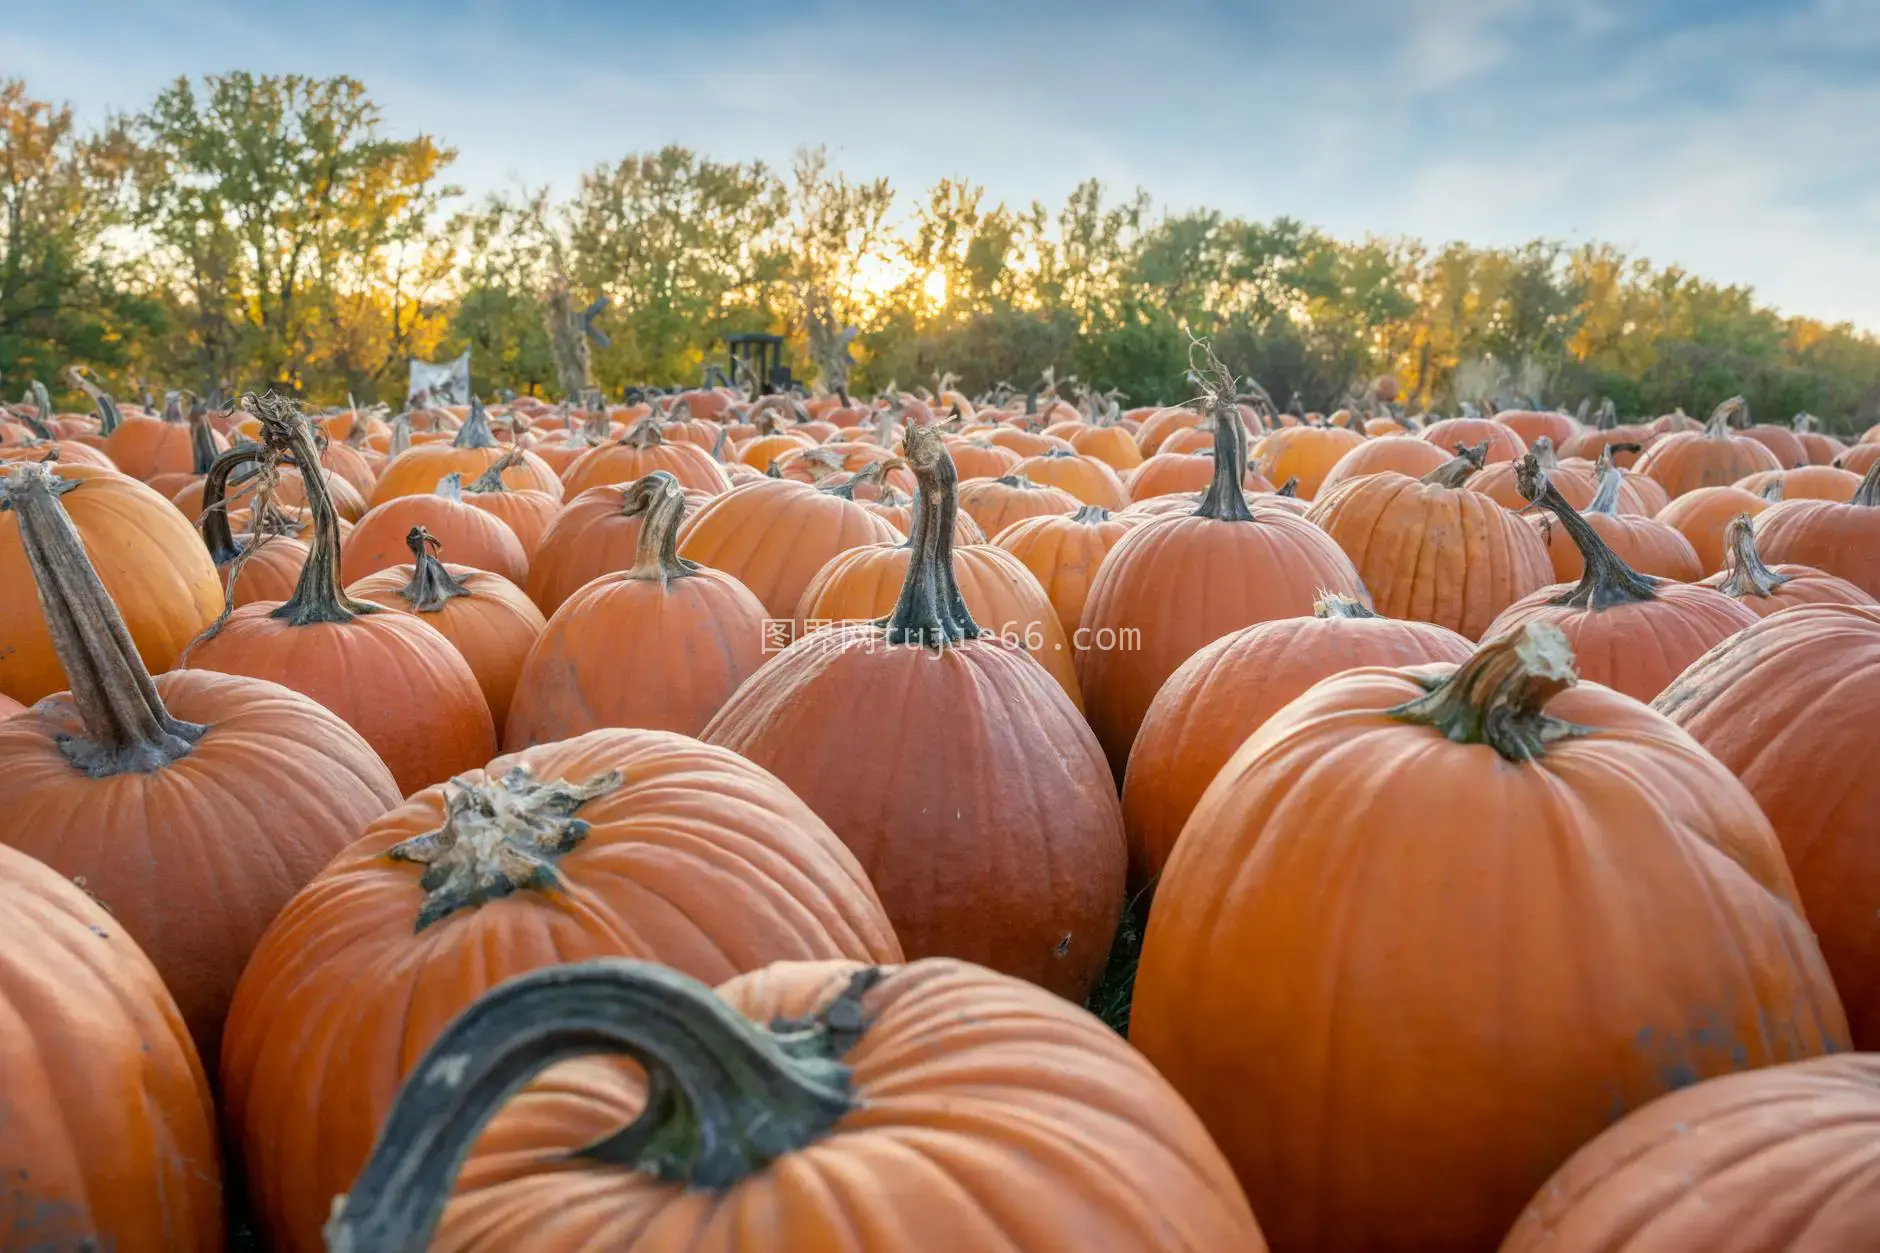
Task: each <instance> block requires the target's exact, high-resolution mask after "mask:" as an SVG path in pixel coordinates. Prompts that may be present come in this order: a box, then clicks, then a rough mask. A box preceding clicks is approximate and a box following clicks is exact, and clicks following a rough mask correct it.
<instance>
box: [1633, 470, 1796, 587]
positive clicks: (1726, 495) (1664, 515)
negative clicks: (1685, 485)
mask: <svg viewBox="0 0 1880 1253" xmlns="http://www.w3.org/2000/svg"><path fill="white" fill-rule="evenodd" d="M1774 503H1775V502H1774V501H1772V500H1768V499H1766V498H1765V497H1762V496H1758V495H1756V494H1755V493H1753V492H1746V491H1744V490H1743V489H1742V488H1740V487H1700V488H1698V489H1697V490H1696V491H1694V492H1686V493H1685V494H1684V495H1682V496H1680V497H1678V498H1677V499H1676V500H1674V501H1672V502H1671V503H1670V504H1668V505H1666V506H1665V507H1664V508H1663V509H1661V510H1659V511H1658V513H1657V514H1655V515H1653V516H1655V517H1656V518H1657V519H1658V521H1660V522H1663V523H1665V524H1666V525H1667V526H1670V527H1673V528H1675V529H1676V530H1677V532H1678V534H1680V535H1682V536H1683V537H1684V538H1685V539H1687V540H1689V541H1690V544H1691V548H1692V549H1693V550H1695V551H1696V553H1697V564H1698V566H1699V568H1700V569H1702V570H1703V572H1704V573H1705V574H1715V573H1717V572H1718V571H1719V570H1722V569H1723V563H1724V560H1725V557H1726V555H1727V553H1728V551H1729V547H1728V545H1727V544H1726V543H1725V542H1724V531H1725V529H1726V528H1727V527H1728V526H1729V525H1730V520H1731V519H1732V518H1735V517H1736V516H1737V515H1738V514H1743V513H1747V514H1749V515H1750V516H1751V517H1754V516H1755V515H1757V514H1759V513H1761V512H1762V511H1763V510H1765V509H1767V508H1768V507H1769V506H1770V505H1772V504H1774Z"/></svg>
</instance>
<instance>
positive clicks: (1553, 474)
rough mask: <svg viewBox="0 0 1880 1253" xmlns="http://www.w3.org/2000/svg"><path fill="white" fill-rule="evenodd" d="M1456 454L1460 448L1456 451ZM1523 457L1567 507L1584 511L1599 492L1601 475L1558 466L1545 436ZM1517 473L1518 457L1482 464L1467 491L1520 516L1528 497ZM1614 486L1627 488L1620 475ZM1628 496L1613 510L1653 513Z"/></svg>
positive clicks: (1634, 495) (1574, 464) (1574, 463)
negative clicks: (1532, 461)
mask: <svg viewBox="0 0 1880 1253" xmlns="http://www.w3.org/2000/svg"><path fill="white" fill-rule="evenodd" d="M1457 451H1458V452H1459V451H1461V449H1460V448H1458V449H1457ZM1526 455H1527V456H1530V457H1533V458H1534V461H1535V464H1537V465H1538V466H1539V467H1540V468H1541V469H1542V470H1543V471H1545V472H1546V474H1547V477H1548V479H1549V480H1550V481H1551V482H1552V483H1553V485H1554V486H1555V487H1557V488H1559V489H1560V494H1561V495H1562V496H1564V497H1566V499H1567V503H1568V504H1570V505H1572V506H1573V507H1574V508H1575V509H1585V508H1586V507H1587V506H1588V505H1590V504H1592V503H1593V497H1594V496H1596V495H1597V494H1598V493H1599V480H1600V475H1599V473H1598V472H1597V471H1595V470H1594V469H1593V468H1592V467H1590V466H1588V465H1586V464H1584V463H1583V462H1578V461H1570V462H1567V463H1566V464H1564V465H1563V464H1561V462H1560V460H1559V459H1558V458H1557V457H1555V456H1554V446H1553V444H1552V443H1551V442H1550V441H1549V440H1548V438H1547V437H1546V436H1545V435H1543V436H1541V437H1540V439H1539V441H1538V442H1537V443H1536V444H1535V445H1534V449H1533V451H1532V452H1530V453H1527V454H1526ZM1608 464H1610V463H1608ZM1520 470H1521V458H1519V457H1517V458H1515V459H1514V460H1513V461H1497V462H1496V463H1495V464H1494V465H1485V466H1483V467H1482V469H1481V471H1480V472H1479V473H1476V474H1471V475H1470V476H1469V480H1468V482H1469V490H1470V491H1472V492H1480V493H1482V495H1484V496H1486V497H1488V498H1489V499H1490V500H1492V501H1494V502H1495V503H1496V504H1498V505H1500V506H1501V507H1502V508H1503V509H1512V510H1514V511H1515V512H1516V513H1520V512H1521V511H1522V510H1524V509H1526V508H1527V507H1528V501H1527V497H1525V496H1523V495H1522V494H1521V487H1520V484H1519V483H1518V482H1516V479H1517V477H1518V476H1519V474H1520ZM1648 481H1649V480H1648ZM1617 486H1618V488H1619V490H1621V491H1624V489H1625V488H1626V487H1627V484H1626V481H1625V476H1624V474H1623V473H1622V472H1621V473H1619V475H1618V479H1617ZM1628 497H1629V499H1628V500H1626V501H1625V502H1624V503H1623V504H1621V503H1620V502H1615V504H1614V507H1615V508H1619V509H1620V511H1621V512H1624V513H1647V514H1649V513H1651V512H1653V511H1652V510H1649V509H1646V508H1644V507H1643V503H1644V502H1642V501H1640V500H1639V499H1638V495H1637V493H1636V492H1633V493H1628Z"/></svg>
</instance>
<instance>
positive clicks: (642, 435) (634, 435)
mask: <svg viewBox="0 0 1880 1253" xmlns="http://www.w3.org/2000/svg"><path fill="white" fill-rule="evenodd" d="M618 442H619V443H622V444H625V445H626V446H627V447H629V448H638V449H647V448H657V447H659V446H660V445H661V444H663V443H665V442H666V437H665V436H664V435H662V434H660V431H659V419H658V418H641V419H640V420H639V421H638V422H635V423H634V424H633V425H632V426H630V427H628V428H627V433H626V434H625V435H622V436H621V437H620V439H619V441H618Z"/></svg>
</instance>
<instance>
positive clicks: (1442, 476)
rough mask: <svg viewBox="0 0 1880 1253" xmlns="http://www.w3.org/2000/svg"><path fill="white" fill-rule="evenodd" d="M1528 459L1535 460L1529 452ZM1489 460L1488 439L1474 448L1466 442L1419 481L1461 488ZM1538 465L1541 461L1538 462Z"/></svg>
mask: <svg viewBox="0 0 1880 1253" xmlns="http://www.w3.org/2000/svg"><path fill="white" fill-rule="evenodd" d="M1528 459H1529V460H1530V461H1533V460H1535V457H1534V454H1533V453H1529V454H1528ZM1487 461H1488V441H1487V440H1483V441H1482V442H1481V443H1479V444H1477V445H1475V446H1474V447H1473V448H1471V447H1468V446H1467V445H1464V444H1457V445H1456V455H1455V456H1453V457H1451V458H1450V459H1449V460H1448V461H1445V462H1443V464H1441V465H1439V466H1437V467H1436V468H1435V469H1434V470H1431V471H1430V472H1429V473H1428V474H1426V475H1424V476H1423V477H1422V478H1420V479H1418V480H1417V481H1418V482H1419V483H1428V484H1430V485H1431V486H1432V487H1449V488H1459V487H1461V486H1462V485H1463V484H1464V483H1466V482H1468V481H1469V476H1470V475H1471V474H1474V473H1475V472H1476V471H1477V470H1480V469H1481V468H1482V466H1483V465H1484V464H1486V463H1487ZM1536 464H1537V465H1538V464H1539V463H1538V462H1536Z"/></svg>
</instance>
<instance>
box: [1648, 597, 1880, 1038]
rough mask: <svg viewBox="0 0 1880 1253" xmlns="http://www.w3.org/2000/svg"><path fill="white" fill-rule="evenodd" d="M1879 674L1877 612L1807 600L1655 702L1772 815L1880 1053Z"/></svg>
mask: <svg viewBox="0 0 1880 1253" xmlns="http://www.w3.org/2000/svg"><path fill="white" fill-rule="evenodd" d="M1869 666H1873V667H1875V669H1874V670H1869V669H1868V668H1867V667H1869ZM1877 673H1880V608H1877V607H1874V606H1871V605H1868V606H1853V605H1803V606H1800V607H1797V608H1791V609H1788V610H1785V611H1783V612H1782V613H1779V614H1776V615H1774V616H1772V617H1768V618H1764V619H1762V620H1761V621H1760V622H1757V623H1756V624H1755V625H1753V626H1751V627H1749V628H1748V629H1746V630H1744V631H1742V632H1740V633H1739V634H1737V635H1735V636H1732V637H1731V638H1730V639H1728V640H1725V641H1724V642H1723V643H1722V644H1720V645H1718V646H1717V647H1716V648H1713V649H1711V650H1710V652H1708V653H1706V654H1705V655H1704V656H1702V657H1700V658H1699V659H1698V660H1697V661H1696V662H1695V663H1693V664H1692V665H1691V667H1690V669H1688V670H1686V671H1685V672H1684V673H1683V674H1682V675H1680V676H1678V678H1677V680H1676V681H1675V682H1674V683H1672V684H1671V686H1670V687H1668V688H1666V689H1665V691H1664V693H1663V695H1661V696H1659V697H1658V699H1657V700H1656V701H1655V702H1653V703H1654V705H1655V706H1656V707H1657V708H1658V709H1659V710H1660V711H1661V712H1663V713H1664V714H1665V715H1667V716H1668V717H1669V718H1670V719H1671V720H1672V721H1673V722H1676V723H1677V724H1678V725H1679V726H1681V727H1683V728H1684V729H1685V730H1686V731H1688V732H1690V733H1691V735H1692V736H1694V737H1695V738H1696V740H1697V742H1698V743H1699V744H1702V745H1703V746H1704V747H1705V748H1706V749H1708V750H1710V752H1711V754H1712V755H1713V756H1715V757H1716V758H1717V760H1718V761H1721V762H1722V763H1723V764H1724V765H1726V766H1728V767H1729V768H1730V770H1731V771H1732V772H1733V773H1734V774H1735V775H1736V777H1737V778H1739V779H1741V780H1742V781H1743V785H1744V786H1745V787H1747V788H1748V789H1749V791H1750V795H1752V796H1754V797H1755V798H1756V802H1757V804H1759V805H1761V806H1762V810H1763V813H1764V814H1766V815H1768V818H1769V822H1770V824H1771V825H1772V826H1774V827H1775V831H1776V837H1777V838H1778V839H1780V840H1781V841H1782V850H1783V852H1784V853H1785V854H1786V855H1787V858H1788V863H1789V867H1790V869H1791V870H1793V871H1794V874H1795V884H1796V887H1797V889H1798V890H1799V891H1800V892H1801V897H1802V905H1803V907H1804V908H1805V909H1807V911H1808V920H1809V922H1810V923H1812V924H1813V925H1814V928H1815V931H1816V932H1817V933H1818V934H1819V935H1820V937H1821V951H1822V954H1823V955H1824V956H1825V957H1826V958H1827V959H1828V969H1829V970H1831V971H1833V972H1834V979H1835V983H1836V984H1837V985H1838V986H1839V987H1840V989H1841V999H1842V1001H1843V1002H1844V1003H1845V1004H1846V1006H1847V1017H1848V1022H1849V1024H1850V1025H1851V1026H1852V1028H1853V1033H1854V1044H1855V1047H1857V1048H1863V1049H1869V1050H1875V1051H1880V738H1876V736H1875V734H1874V727H1875V726H1876V724H1880V686H1877V685H1876V684H1875V682H1874V676H1875V675H1876V674H1877Z"/></svg>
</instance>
